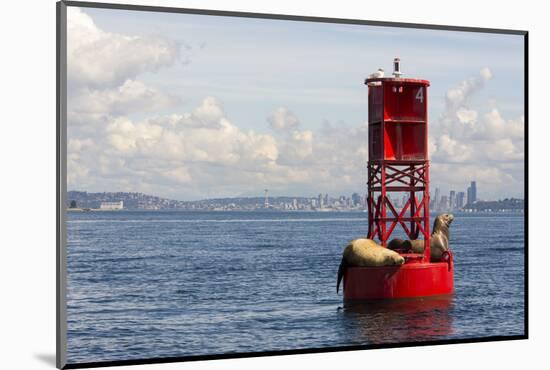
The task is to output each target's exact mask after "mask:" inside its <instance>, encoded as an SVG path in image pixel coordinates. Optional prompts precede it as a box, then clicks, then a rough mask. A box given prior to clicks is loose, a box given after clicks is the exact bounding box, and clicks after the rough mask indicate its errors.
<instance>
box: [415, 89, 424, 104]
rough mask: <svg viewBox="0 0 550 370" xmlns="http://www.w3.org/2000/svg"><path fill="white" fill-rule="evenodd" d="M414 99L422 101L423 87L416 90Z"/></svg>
mask: <svg viewBox="0 0 550 370" xmlns="http://www.w3.org/2000/svg"><path fill="white" fill-rule="evenodd" d="M416 100H420V102H421V103H424V89H423V88H420V89H418V92H417V93H416Z"/></svg>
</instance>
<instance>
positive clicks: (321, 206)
mask: <svg viewBox="0 0 550 370" xmlns="http://www.w3.org/2000/svg"><path fill="white" fill-rule="evenodd" d="M317 198H318V202H319V208H323V194H319V196H318V197H317Z"/></svg>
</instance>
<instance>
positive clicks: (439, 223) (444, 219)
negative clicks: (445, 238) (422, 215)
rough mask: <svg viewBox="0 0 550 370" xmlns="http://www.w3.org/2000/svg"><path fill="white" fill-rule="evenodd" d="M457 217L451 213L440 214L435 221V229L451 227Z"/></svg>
mask: <svg viewBox="0 0 550 370" xmlns="http://www.w3.org/2000/svg"><path fill="white" fill-rule="evenodd" d="M454 219H455V216H453V215H452V214H451V213H442V214H440V215H438V216H437V217H436V219H435V222H434V231H437V230H439V229H441V228H442V227H445V228H447V229H448V228H449V226H451V224H452V223H453V220H454Z"/></svg>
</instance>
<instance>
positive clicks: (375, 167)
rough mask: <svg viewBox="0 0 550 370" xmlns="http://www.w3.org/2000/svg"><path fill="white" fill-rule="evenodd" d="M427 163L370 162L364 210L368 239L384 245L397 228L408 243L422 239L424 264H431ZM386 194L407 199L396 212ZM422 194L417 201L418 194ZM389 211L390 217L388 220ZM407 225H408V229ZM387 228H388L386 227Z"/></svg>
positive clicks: (425, 161) (424, 161)
mask: <svg viewBox="0 0 550 370" xmlns="http://www.w3.org/2000/svg"><path fill="white" fill-rule="evenodd" d="M429 183H430V181H429V163H428V161H427V160H423V161H395V160H392V161H387V160H378V161H369V163H368V193H367V206H368V216H369V232H368V237H369V239H374V238H375V237H377V238H378V239H379V240H380V242H381V244H382V245H383V246H386V245H387V241H388V240H389V238H390V236H391V234H392V233H393V231H394V230H395V227H396V226H397V225H401V227H402V228H403V230H404V231H405V233H406V234H407V236H408V237H409V239H418V237H419V236H421V237H422V238H423V239H424V257H423V261H426V262H429V260H430V212H429V202H430V200H429V193H430V191H429ZM389 192H407V193H409V199H408V200H407V201H406V203H405V204H404V205H403V208H402V209H401V210H400V211H399V212H398V210H397V208H396V207H395V206H394V204H393V203H392V201H391V198H390V197H388V193H389ZM419 193H420V194H421V196H422V198H421V199H419V197H418V195H417V194H419ZM388 211H389V212H390V213H391V214H390V216H389V217H388ZM407 223H408V225H407ZM388 224H389V225H388Z"/></svg>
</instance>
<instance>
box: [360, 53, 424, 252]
mask: <svg viewBox="0 0 550 370" xmlns="http://www.w3.org/2000/svg"><path fill="white" fill-rule="evenodd" d="M401 75H402V73H401V71H400V59H399V58H395V59H394V72H393V76H394V77H392V78H370V79H367V80H366V81H365V83H366V84H367V85H368V86H369V161H368V182H367V184H368V194H367V205H368V212H369V213H368V215H369V232H368V236H369V238H370V239H374V238H375V237H378V239H379V240H380V242H381V244H382V245H383V246H386V243H387V242H388V240H389V238H390V235H391V234H392V232H393V231H394V230H395V227H396V226H397V225H400V226H401V227H403V229H404V230H405V233H406V234H407V236H408V237H409V239H418V237H419V236H421V237H422V239H424V240H425V250H424V261H429V257H430V213H429V192H430V189H429V162H428V86H430V83H429V82H428V81H426V80H417V79H405V78H401ZM403 192H404V193H406V194H407V195H408V197H407V198H408V199H407V201H406V202H405V204H403V205H402V209H401V210H400V211H398V209H397V207H395V205H394V204H393V202H392V200H391V197H390V193H403ZM398 198H399V197H398V196H395V197H394V199H398Z"/></svg>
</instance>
